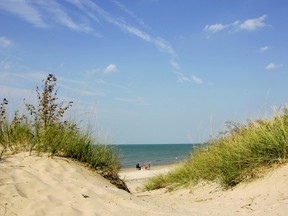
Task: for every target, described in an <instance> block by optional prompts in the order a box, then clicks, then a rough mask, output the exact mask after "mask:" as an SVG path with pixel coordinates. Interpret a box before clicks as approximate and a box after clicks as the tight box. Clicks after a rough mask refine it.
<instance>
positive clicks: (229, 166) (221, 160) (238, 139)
mask: <svg viewBox="0 0 288 216" xmlns="http://www.w3.org/2000/svg"><path fill="white" fill-rule="evenodd" d="M228 126H229V128H228V129H229V130H228V131H227V132H226V133H225V134H224V135H222V136H221V137H219V138H218V139H215V140H212V141H211V142H209V143H207V144H206V145H205V147H203V148H200V149H198V150H196V151H195V153H194V154H193V155H191V156H190V157H189V159H188V160H187V161H186V162H185V163H184V164H183V165H181V166H180V167H178V168H177V169H175V170H174V171H172V172H170V173H169V174H168V175H164V176H163V175H161V176H157V177H155V178H152V179H151V180H150V181H149V182H148V183H147V184H146V189H147V190H153V189H157V188H163V187H168V188H169V187H170V188H173V187H181V186H190V185H195V184H197V183H198V182H199V181H201V180H204V181H210V182H219V183H220V184H221V185H222V186H223V187H226V188H227V187H233V186H235V185H237V184H238V183H240V182H242V181H244V180H247V179H251V178H254V177H256V176H257V175H258V174H259V172H260V173H261V172H262V171H263V169H264V170H265V169H267V168H269V167H271V166H273V165H275V164H276V165H277V164H281V163H284V162H287V158H288V109H287V107H284V108H283V110H282V112H277V113H275V115H274V117H273V118H272V119H270V120H264V119H259V120H254V121H248V123H247V124H246V125H240V124H235V123H231V122H230V123H229V124H228Z"/></svg>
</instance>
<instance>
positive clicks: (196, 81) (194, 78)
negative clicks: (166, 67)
mask: <svg viewBox="0 0 288 216" xmlns="http://www.w3.org/2000/svg"><path fill="white" fill-rule="evenodd" d="M177 74H178V75H179V76H178V82H180V83H185V82H188V83H194V84H198V85H202V84H203V83H204V82H203V80H202V79H201V78H199V77H197V76H195V75H190V76H185V75H184V74H182V73H177Z"/></svg>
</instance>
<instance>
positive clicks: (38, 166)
mask: <svg viewBox="0 0 288 216" xmlns="http://www.w3.org/2000/svg"><path fill="white" fill-rule="evenodd" d="M168 171H169V168H161V169H153V170H145V171H134V170H132V171H122V172H121V176H123V177H125V179H126V180H127V184H128V187H130V188H132V191H133V194H129V193H127V192H125V191H122V190H119V189H117V188H116V187H114V186H113V185H111V184H110V183H109V182H108V181H106V180H105V179H103V178H102V177H101V176H99V175H98V174H96V173H95V172H92V171H90V170H88V169H86V168H85V167H83V166H82V165H80V164H78V163H76V162H73V161H70V160H67V159H63V158H54V159H50V158H48V157H47V156H44V157H36V156H28V154H27V153H21V154H18V155H13V156H9V157H5V158H4V160H2V161H1V162H0V215H1V216H2V215H3V216H4V215H5V216H8V215H9V216H10V215H19V216H20V215H21V216H22V215H23V216H24V215H25V216H33V215H35V216H41V215H57V216H58V215H68V216H76V215H77V216H78V215H87V216H88V215H89V216H91V215H145V216H147V215H267V216H268V215H269V216H270V215H283V216H284V215H285V216H286V215H288V166H287V165H285V166H282V167H280V168H278V169H276V170H274V171H272V172H270V173H268V174H267V175H266V176H265V178H262V179H258V180H256V181H253V182H252V183H248V184H241V185H239V186H237V187H236V188H234V189H233V190H228V191H223V190H222V189H221V188H220V187H219V186H218V185H216V184H210V185H198V186H197V187H196V188H194V189H193V190H192V191H191V190H188V189H181V190H177V191H174V192H172V193H168V192H165V190H158V191H153V192H141V191H140V190H139V187H141V186H142V185H143V183H144V182H145V181H146V180H147V178H149V177H150V176H153V175H155V174H158V173H160V172H168ZM137 188H138V189H137Z"/></svg>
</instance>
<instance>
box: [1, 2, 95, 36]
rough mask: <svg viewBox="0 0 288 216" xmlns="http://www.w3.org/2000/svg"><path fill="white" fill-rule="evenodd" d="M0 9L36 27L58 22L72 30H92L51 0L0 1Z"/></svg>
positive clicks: (50, 25)
mask: <svg viewBox="0 0 288 216" xmlns="http://www.w3.org/2000/svg"><path fill="white" fill-rule="evenodd" d="M74 2H76V1H74ZM1 9H2V10H5V11H8V12H10V13H12V14H14V15H16V16H18V17H20V18H21V19H23V20H24V21H26V22H28V23H31V24H32V25H33V26H35V27H38V28H50V27H53V26H54V25H55V24H60V25H63V26H65V27H67V28H69V29H70V30H73V31H84V32H89V31H92V28H91V27H90V26H89V25H88V24H87V23H77V22H76V21H74V20H73V19H72V17H71V16H69V14H68V12H67V11H66V10H65V8H64V7H63V6H62V5H61V4H59V3H57V1H53V0H51V1H45V0H38V1H26V0H17V1H0V10H1ZM74 13H75V12H74Z"/></svg>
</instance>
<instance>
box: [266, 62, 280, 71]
mask: <svg viewBox="0 0 288 216" xmlns="http://www.w3.org/2000/svg"><path fill="white" fill-rule="evenodd" d="M279 67H282V64H274V63H270V64H268V65H267V66H266V70H274V69H276V68H279Z"/></svg>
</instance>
